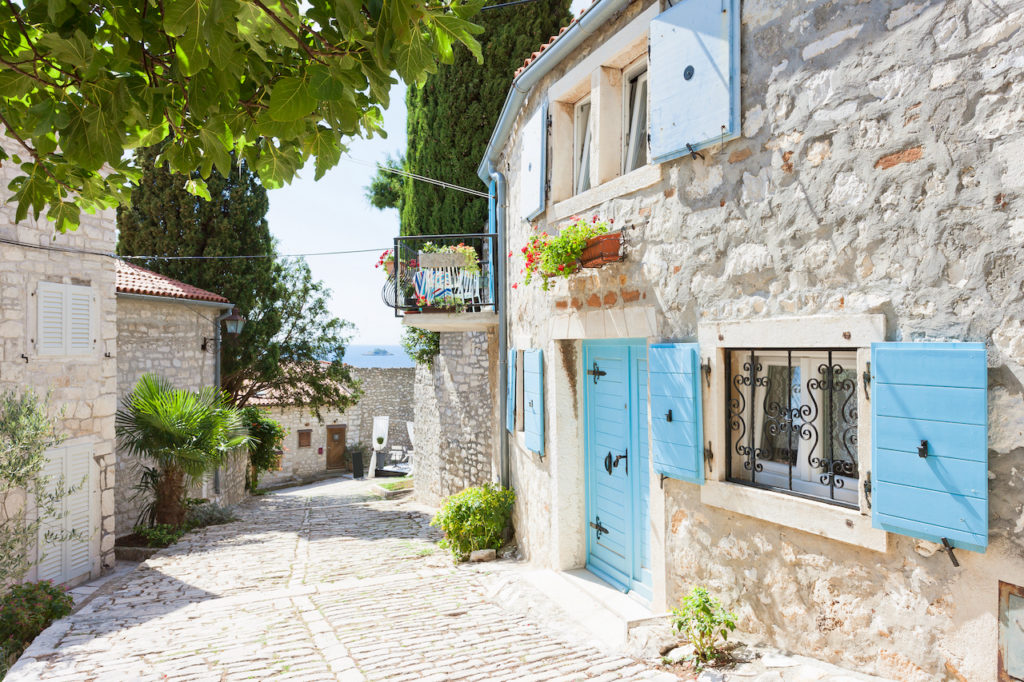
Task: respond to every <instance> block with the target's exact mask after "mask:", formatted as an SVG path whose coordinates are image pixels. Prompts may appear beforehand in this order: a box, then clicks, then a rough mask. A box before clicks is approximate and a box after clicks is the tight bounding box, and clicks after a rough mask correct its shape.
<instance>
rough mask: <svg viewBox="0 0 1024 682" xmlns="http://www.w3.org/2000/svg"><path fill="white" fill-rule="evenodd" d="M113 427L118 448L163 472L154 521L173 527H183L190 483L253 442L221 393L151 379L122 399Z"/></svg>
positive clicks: (157, 487)
mask: <svg viewBox="0 0 1024 682" xmlns="http://www.w3.org/2000/svg"><path fill="white" fill-rule="evenodd" d="M115 424H116V429H117V438H118V443H119V445H120V446H121V447H122V448H124V449H125V450H126V451H127V452H128V453H129V454H132V455H135V456H138V457H143V458H146V459H149V460H150V461H151V462H152V463H153V464H155V466H156V469H157V470H158V471H159V472H160V476H159V481H158V482H157V483H156V485H155V487H154V493H155V498H156V499H155V500H154V504H153V510H154V517H155V521H156V522H157V523H167V524H171V525H174V526H177V525H181V524H182V523H183V522H184V521H185V492H186V485H187V483H193V482H198V481H199V480H201V479H202V477H203V476H204V475H206V474H208V473H209V472H210V471H213V470H214V469H215V468H217V467H218V466H220V465H221V464H222V463H223V462H224V460H225V459H226V457H227V455H228V453H229V452H230V451H231V449H232V448H236V447H239V446H242V445H248V444H249V442H250V441H251V440H252V439H251V437H250V436H249V433H248V431H247V430H246V428H245V422H244V420H243V418H242V414H241V412H240V411H239V410H238V409H236V408H235V407H233V406H232V405H231V404H230V403H229V402H228V401H227V396H226V394H224V393H223V392H221V391H220V390H219V389H217V388H215V387H213V386H207V387H204V388H202V389H200V390H199V391H198V392H193V391H186V390H183V389H176V388H174V386H172V385H171V383H170V382H169V381H168V380H167V379H164V378H162V377H158V376H155V375H152V374H144V375H143V376H142V377H141V378H140V379H139V383H138V384H136V385H135V389H134V390H133V391H132V392H131V393H130V394H129V395H128V396H127V397H126V398H125V399H124V406H123V408H122V409H121V410H118V412H117V417H116V419H115Z"/></svg>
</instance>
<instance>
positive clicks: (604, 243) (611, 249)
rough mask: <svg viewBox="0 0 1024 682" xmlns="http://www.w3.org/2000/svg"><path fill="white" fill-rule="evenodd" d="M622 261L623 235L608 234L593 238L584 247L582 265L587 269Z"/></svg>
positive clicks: (618, 233)
mask: <svg viewBox="0 0 1024 682" xmlns="http://www.w3.org/2000/svg"><path fill="white" fill-rule="evenodd" d="M621 260H622V233H621V232H608V233H606V234H599V235H597V236H596V237H591V238H590V239H588V240H587V243H586V245H585V246H584V247H583V253H582V254H581V255H580V264H581V265H582V266H583V267H585V268H599V267H601V266H602V265H604V264H606V263H615V262H617V261H621Z"/></svg>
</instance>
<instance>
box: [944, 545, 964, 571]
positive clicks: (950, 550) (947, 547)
mask: <svg viewBox="0 0 1024 682" xmlns="http://www.w3.org/2000/svg"><path fill="white" fill-rule="evenodd" d="M942 548H943V549H944V550H946V554H948V555H949V560H950V561H952V562H953V566H954V567H956V568H959V567H960V562H959V561H957V560H956V555H955V554H953V545H951V544H949V539H948V538H942Z"/></svg>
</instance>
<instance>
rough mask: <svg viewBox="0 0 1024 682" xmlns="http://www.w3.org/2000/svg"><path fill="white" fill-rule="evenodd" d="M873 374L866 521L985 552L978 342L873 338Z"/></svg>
mask: <svg viewBox="0 0 1024 682" xmlns="http://www.w3.org/2000/svg"><path fill="white" fill-rule="evenodd" d="M871 375H872V376H871V468H872V478H873V479H874V481H873V483H872V492H871V498H872V509H871V515H872V525H874V526H875V527H876V528H883V529H885V530H887V531H891V532H893V533H899V534H901V535H909V536H911V537H915V538H921V539H924V540H930V541H932V542H941V541H942V539H943V538H946V539H948V541H949V542H950V544H951V545H953V546H955V547H962V548H964V549H970V550H974V551H976V552H983V551H985V547H986V546H987V545H988V370H987V366H986V361H985V345H984V344H982V343H875V344H872V345H871Z"/></svg>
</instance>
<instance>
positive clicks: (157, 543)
mask: <svg viewBox="0 0 1024 682" xmlns="http://www.w3.org/2000/svg"><path fill="white" fill-rule="evenodd" d="M132 531H133V532H134V533H135V534H136V535H138V536H139V537H141V538H142V539H143V540H145V541H146V546H147V547H170V546H171V545H173V544H174V543H175V542H177V541H178V540H180V539H181V536H182V535H184V534H185V533H187V532H188V531H189V529H188V528H187V527H186V526H172V525H171V524H169V523H157V524H154V525H152V526H135V528H133V529H132Z"/></svg>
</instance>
